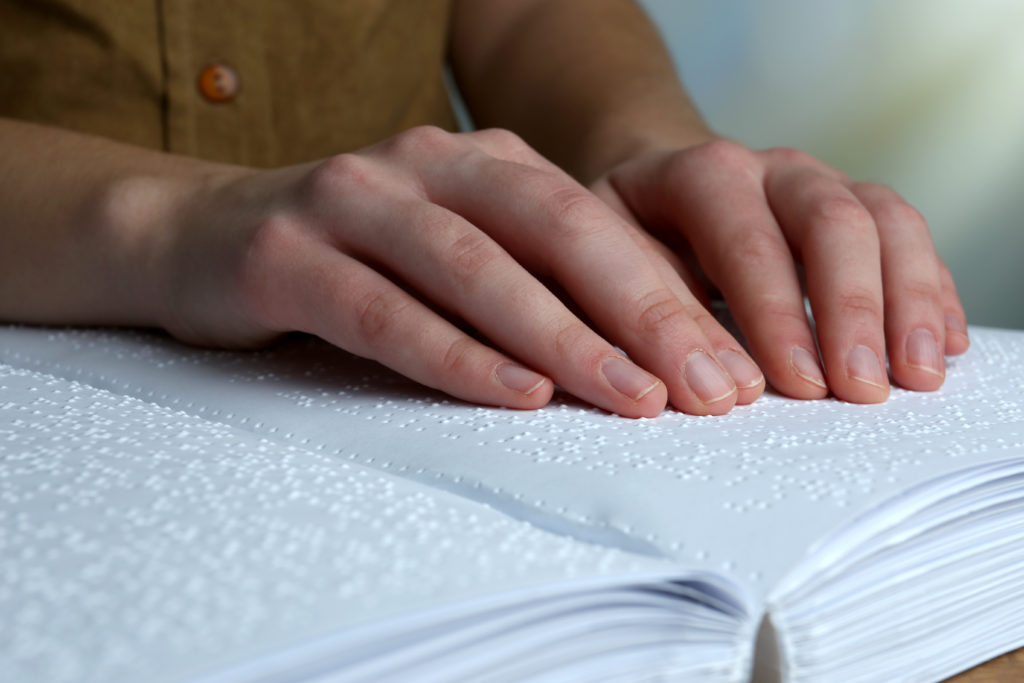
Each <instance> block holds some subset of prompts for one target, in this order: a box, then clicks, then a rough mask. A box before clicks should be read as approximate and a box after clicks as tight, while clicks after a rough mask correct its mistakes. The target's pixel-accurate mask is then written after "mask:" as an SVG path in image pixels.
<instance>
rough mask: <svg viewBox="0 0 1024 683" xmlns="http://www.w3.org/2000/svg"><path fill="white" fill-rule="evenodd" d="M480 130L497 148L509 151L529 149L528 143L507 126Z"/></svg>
mask: <svg viewBox="0 0 1024 683" xmlns="http://www.w3.org/2000/svg"><path fill="white" fill-rule="evenodd" d="M480 132H481V133H482V134H483V135H485V136H486V137H487V139H488V140H489V141H490V143H491V144H493V145H494V146H496V147H497V148H498V149H503V150H507V151H510V152H519V151H522V150H524V149H530V147H529V145H527V144H526V142H525V141H524V140H523V139H522V138H521V137H519V136H518V135H517V134H516V133H513V132H512V131H510V130H508V129H507V128H486V129H484V130H482V131H480Z"/></svg>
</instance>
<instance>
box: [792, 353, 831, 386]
mask: <svg viewBox="0 0 1024 683" xmlns="http://www.w3.org/2000/svg"><path fill="white" fill-rule="evenodd" d="M789 365H790V367H792V368H793V372H795V373H796V374H798V375H800V377H801V378H803V379H804V380H806V381H808V382H810V383H811V384H813V385H815V386H817V387H821V388H822V389H828V385H827V384H826V383H825V373H823V372H822V371H821V365H819V364H818V359H817V357H816V356H815V355H814V354H813V353H811V352H810V351H808V350H807V349H805V348H804V347H802V346H794V347H793V350H792V351H790V352H789Z"/></svg>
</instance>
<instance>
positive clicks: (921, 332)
mask: <svg viewBox="0 0 1024 683" xmlns="http://www.w3.org/2000/svg"><path fill="white" fill-rule="evenodd" d="M907 365H909V366H910V367H912V368H918V369H920V370H925V371H927V372H931V373H934V374H936V375H939V376H940V377H941V376H943V375H944V374H945V373H944V371H943V358H942V354H941V353H939V343H938V342H937V341H935V335H933V334H932V333H931V331H929V330H926V329H924V328H923V327H921V328H918V329H916V330H914V331H913V332H911V333H910V334H909V335H907Z"/></svg>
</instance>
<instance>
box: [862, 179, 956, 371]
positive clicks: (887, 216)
mask: <svg viewBox="0 0 1024 683" xmlns="http://www.w3.org/2000/svg"><path fill="white" fill-rule="evenodd" d="M851 190H852V191H853V194H854V195H855V196H856V197H857V198H858V199H859V200H860V201H861V203H862V204H863V205H864V206H865V208H867V210H868V211H869V212H871V215H872V216H873V217H874V222H875V225H876V226H877V228H878V237H879V245H880V248H881V258H882V283H883V286H884V297H885V299H884V301H885V336H886V342H887V343H886V347H887V349H888V352H889V368H890V370H891V372H892V375H893V378H894V379H895V380H896V382H898V383H899V384H900V385H901V386H903V387H905V388H907V389H912V390H915V391H934V390H935V389H938V388H939V387H940V386H942V382H943V380H944V379H945V376H946V364H945V359H944V357H943V352H944V350H945V348H946V324H945V320H944V315H943V296H942V285H941V281H940V277H939V259H938V256H937V255H936V253H935V247H934V246H933V245H932V239H931V234H930V233H929V231H928V226H927V224H926V223H925V221H924V218H923V217H922V216H921V214H920V213H918V212H917V211H916V210H915V209H914V208H913V207H912V206H910V205H909V204H907V203H906V202H905V201H903V199H902V198H901V197H900V196H899V195H898V194H896V193H895V192H893V191H892V190H890V189H889V188H887V187H884V186H882V185H877V184H874V183H856V184H854V185H852V186H851Z"/></svg>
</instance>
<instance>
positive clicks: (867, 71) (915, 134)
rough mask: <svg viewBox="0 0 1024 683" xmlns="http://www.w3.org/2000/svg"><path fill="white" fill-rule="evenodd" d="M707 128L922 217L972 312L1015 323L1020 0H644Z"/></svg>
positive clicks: (1023, 217)
mask: <svg viewBox="0 0 1024 683" xmlns="http://www.w3.org/2000/svg"><path fill="white" fill-rule="evenodd" d="M642 2H643V4H644V6H645V7H646V8H647V10H648V12H649V13H650V14H651V16H652V18H653V19H654V20H655V21H656V22H657V23H658V25H659V27H660V29H661V31H662V33H663V34H664V36H665V39H666V41H667V42H668V44H669V47H670V49H671V50H672V53H673V56H674V58H675V60H676V64H677V67H678V69H679V71H680V73H681V74H682V75H683V80H684V81H685V82H686V85H687V87H688V88H689V90H690V93H691V95H692V96H693V98H694V99H695V101H696V102H697V104H698V107H699V108H700V109H701V111H702V112H703V113H704V115H705V117H706V118H707V120H708V121H709V122H710V123H711V125H712V127H714V128H715V130H717V131H718V132H719V133H722V134H725V135H728V136H730V137H733V138H735V139H737V140H740V141H742V142H744V143H746V144H748V145H751V146H753V147H756V148H761V147H774V146H790V147H799V148H801V149H804V150H806V151H808V152H811V153H812V154H814V155H816V156H818V157H819V158H820V159H822V160H824V161H825V162H827V163H829V164H831V165H833V166H836V167H837V168H839V169H841V170H843V171H844V172H846V173H847V174H849V175H851V176H853V177H854V178H856V179H860V180H873V181H878V182H882V183H885V184H886V185H889V186H890V187H892V188H894V189H896V190H897V191H898V192H900V193H901V194H902V195H903V196H904V197H905V198H906V199H907V200H909V201H910V202H911V203H912V204H914V205H915V206H916V207H917V208H918V209H919V210H920V211H921V212H922V213H923V214H924V216H925V218H927V219H928V222H929V225H930V226H931V228H932V234H933V235H934V238H935V242H936V246H937V248H938V251H939V253H940V254H941V255H942V257H943V258H944V259H945V260H946V262H947V264H948V265H949V267H950V269H951V270H952V271H953V274H954V276H955V278H956V281H957V286H958V288H959V290H960V293H961V296H962V298H963V300H964V305H965V307H966V309H967V319H968V321H969V322H970V323H972V324H981V325H993V326H999V327H1013V328H1024V227H1022V224H1024V0H973V1H969V0H896V1H889V2H886V1H883V0H832V1H831V2H820V0H771V1H770V2H764V1H760V0H727V1H722V0H642Z"/></svg>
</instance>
